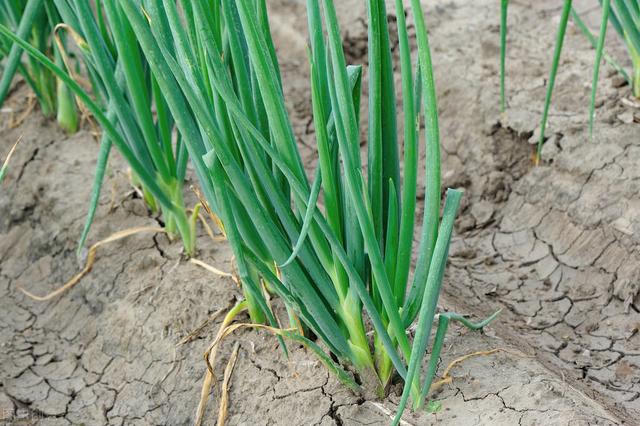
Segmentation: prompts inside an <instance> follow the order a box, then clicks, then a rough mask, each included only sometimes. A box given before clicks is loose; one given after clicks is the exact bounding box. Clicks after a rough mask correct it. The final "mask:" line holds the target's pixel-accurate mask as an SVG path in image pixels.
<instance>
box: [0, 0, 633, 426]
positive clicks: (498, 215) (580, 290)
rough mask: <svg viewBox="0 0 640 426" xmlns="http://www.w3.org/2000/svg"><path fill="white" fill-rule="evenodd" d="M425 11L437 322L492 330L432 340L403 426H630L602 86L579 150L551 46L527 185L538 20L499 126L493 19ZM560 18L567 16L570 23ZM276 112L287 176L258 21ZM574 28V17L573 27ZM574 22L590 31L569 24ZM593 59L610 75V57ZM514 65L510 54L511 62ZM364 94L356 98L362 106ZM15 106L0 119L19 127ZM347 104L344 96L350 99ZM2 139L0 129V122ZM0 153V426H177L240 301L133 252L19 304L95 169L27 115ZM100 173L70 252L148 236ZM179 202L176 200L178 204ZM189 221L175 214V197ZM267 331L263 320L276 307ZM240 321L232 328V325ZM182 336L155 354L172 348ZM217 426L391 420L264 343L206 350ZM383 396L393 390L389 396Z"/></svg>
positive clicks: (295, 40)
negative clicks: (432, 76)
mask: <svg viewBox="0 0 640 426" xmlns="http://www.w3.org/2000/svg"><path fill="white" fill-rule="evenodd" d="M360 3H361V2H359V1H356V0H350V1H345V2H339V5H338V7H339V9H340V10H339V12H340V16H341V18H342V19H343V25H344V26H343V28H345V29H347V30H346V31H345V32H346V33H347V34H348V42H347V44H346V50H347V54H348V56H349V58H350V60H351V61H352V62H354V63H363V62H365V61H366V38H365V35H366V28H365V26H364V21H363V20H362V19H361V17H362V16H364V15H363V13H364V10H363V9H362V5H361V4H360ZM434 3H435V4H428V5H427V6H426V10H427V13H428V22H429V23H430V25H431V28H430V34H431V37H432V46H433V49H434V52H433V56H434V63H435V73H436V81H437V85H438V95H439V107H440V113H441V127H442V129H441V133H442V135H443V148H442V150H443V168H442V169H443V180H444V183H445V185H449V186H459V187H463V188H464V189H465V190H466V196H465V202H464V206H463V210H462V212H461V215H460V218H459V219H458V221H457V232H456V237H455V240H454V242H453V246H452V249H451V259H450V265H449V268H448V271H447V276H446V281H445V285H444V296H443V300H442V308H443V309H451V310H456V311H458V312H464V313H469V314H473V315H477V316H482V315H487V314H488V313H490V312H491V311H493V310H494V309H496V308H503V312H502V314H501V315H500V317H499V319H498V320H497V321H496V322H495V323H494V324H493V325H492V326H490V327H488V328H487V329H486V330H485V332H484V333H470V332H467V331H464V330H461V329H458V328H455V327H452V330H451V331H450V332H449V336H448V337H447V341H446V343H445V347H446V349H447V352H446V354H445V355H443V357H442V359H441V368H440V373H441V372H442V370H443V369H444V367H445V366H446V365H448V364H449V363H450V362H451V361H452V360H454V359H455V358H457V357H459V356H462V355H465V354H468V353H471V352H474V351H483V350H491V349H495V348H505V349H506V351H501V352H498V353H496V354H493V355H490V356H485V357H477V358H471V359H469V360H467V361H465V362H464V363H463V364H461V365H459V366H457V367H455V368H454V370H453V376H454V380H453V382H452V383H451V384H450V385H444V386H443V387H442V388H440V389H439V390H438V391H436V392H435V394H434V395H433V398H435V399H437V400H439V401H441V403H442V408H441V409H440V410H439V411H437V412H436V413H435V414H429V413H426V412H422V413H408V412H407V413H406V415H405V417H404V419H405V422H406V423H405V424H412V425H423V424H446V425H454V424H459V425H472V424H478V425H515V424H520V425H536V424H546V425H567V424H571V425H587V424H602V425H611V424H629V425H634V424H638V420H637V419H638V418H640V397H639V396H640V333H639V332H638V331H639V329H640V298H639V296H638V283H639V279H640V269H639V268H640V266H639V265H640V263H639V262H638V260H640V259H638V258H639V257H640V253H639V250H638V248H639V247H640V241H639V239H638V235H640V219H639V216H638V212H639V211H640V205H639V202H638V201H637V197H638V192H639V190H640V187H639V186H638V182H639V179H638V178H639V177H640V171H638V169H637V164H638V162H639V160H640V138H638V136H639V135H640V133H639V131H638V126H637V124H634V123H629V119H628V116H629V115H630V114H631V117H632V119H633V115H634V114H636V115H637V114H638V111H636V110H633V109H630V108H629V107H628V106H627V104H626V103H625V102H623V101H622V99H623V98H625V97H626V96H628V92H629V91H628V87H619V86H620V85H619V83H618V80H617V78H616V76H615V75H614V74H612V73H611V70H610V69H609V67H608V66H605V67H604V68H603V70H604V71H603V73H602V75H601V81H600V90H599V95H598V99H599V108H598V110H597V124H596V134H595V135H594V141H593V143H589V142H588V135H587V132H586V102H587V93H588V90H589V88H588V81H589V79H590V69H591V68H590V67H591V63H592V57H593V51H592V49H590V47H589V45H588V43H587V42H586V41H585V40H584V38H583V37H582V35H581V34H579V32H578V31H577V30H576V28H574V27H572V26H570V28H569V30H568V36H567V40H566V45H565V46H566V47H565V52H571V55H568V54H565V55H564V57H563V60H562V64H561V67H560V71H559V74H558V80H557V85H556V87H557V89H556V92H555V95H554V102H553V105H552V110H551V115H550V124H549V131H548V134H549V136H550V140H549V142H548V143H547V144H546V145H545V150H544V157H545V159H546V160H547V161H546V162H545V163H544V164H543V165H541V166H540V167H537V168H534V167H532V165H531V161H530V154H531V146H530V145H529V144H528V140H529V139H530V138H532V137H533V138H535V135H534V130H535V128H536V126H537V124H538V119H539V116H540V108H541V105H542V100H543V97H544V91H545V79H546V73H547V69H548V65H549V60H550V53H551V49H552V46H553V38H554V32H555V27H556V24H557V16H558V14H559V5H558V4H557V3H558V2H557V1H551V0H545V1H541V2H536V3H535V4H534V5H528V4H527V3H528V2H524V1H512V2H510V3H511V9H510V15H509V20H510V25H511V26H510V33H509V37H508V42H509V50H508V62H507V63H508V76H507V77H508V79H507V82H508V83H507V84H508V86H507V90H508V102H509V111H508V117H507V118H506V119H504V120H502V121H499V120H498V118H499V113H498V110H497V106H498V75H497V65H498V25H497V17H498V4H497V3H496V2H495V1H490V0H480V1H476V2H468V1H464V0H452V1H437V2H434ZM576 3H577V5H576V6H577V7H578V10H587V9H589V7H588V6H589V2H576ZM269 4H270V6H271V8H272V10H271V13H272V19H273V22H274V24H273V30H274V35H275V38H276V40H277V42H278V48H279V52H280V57H281V59H282V61H283V64H282V69H283V74H284V76H285V78H284V81H285V82H286V87H285V90H286V92H287V97H288V100H289V102H290V109H291V111H292V116H293V117H294V127H295V130H296V133H297V134H298V135H299V138H300V144H301V147H302V149H303V153H304V158H305V161H306V162H307V165H308V167H309V169H310V170H311V169H312V168H313V167H314V161H315V157H316V156H315V152H314V150H313V148H312V147H313V140H312V138H313V129H312V126H311V125H310V115H309V114H310V111H309V99H308V85H307V75H306V72H307V71H306V59H305V53H304V49H305V45H304V39H305V38H304V37H305V36H304V35H305V34H306V32H305V28H304V25H305V23H304V19H300V17H301V16H304V5H303V2H297V1H293V0H273V1H271V0H270V2H269ZM581 8H582V9H581ZM586 17H587V20H588V21H593V20H594V19H596V18H597V16H596V15H595V14H593V13H588V14H587V15H586ZM610 44H611V45H612V48H611V52H612V54H614V55H616V56H617V57H624V56H623V54H622V52H621V51H620V46H619V45H616V44H615V40H612V43H610ZM518 52H526V53H518ZM365 91H366V89H365ZM25 93H26V90H25V88H24V87H19V88H18V89H17V90H16V91H15V93H14V95H13V97H12V98H11V100H10V106H12V107H13V108H14V109H15V110H16V112H18V113H19V111H20V110H22V109H24V108H25V105H24V104H25V101H24V98H25ZM365 95H366V93H365ZM2 119H3V121H4V122H6V121H7V120H6V117H2ZM19 135H23V137H24V140H23V142H22V144H21V145H20V147H19V149H18V150H17V152H16V155H15V156H14V158H13V160H12V164H11V169H10V171H9V174H8V176H7V179H6V182H5V183H4V184H3V185H2V187H1V189H0V424H14V423H15V424H44V425H58V424H59V425H67V424H116V425H130V424H140V425H146V424H163V425H164V424H167V425H179V424H191V423H192V422H193V420H194V416H195V411H196V406H197V403H198V397H199V391H200V385H201V379H202V377H203V374H204V372H205V365H204V362H203V358H202V354H203V352H204V350H205V348H206V346H207V345H208V343H209V342H210V340H212V339H213V337H214V335H215V331H216V329H217V326H218V325H219V323H220V321H221V317H216V318H215V319H213V320H211V321H208V319H209V318H212V317H215V315H214V314H215V313H216V312H218V311H219V310H221V309H227V308H229V307H230V306H231V305H232V304H233V303H234V301H235V299H236V298H237V297H239V295H240V293H239V291H238V289H237V288H236V287H235V285H234V284H233V282H232V281H231V280H229V279H226V278H221V277H216V276H214V275H211V274H210V273H209V272H206V271H204V270H202V269H200V268H197V267H196V266H194V265H192V264H190V263H188V262H185V261H184V260H183V259H182V258H181V256H180V247H179V244H176V243H172V242H170V241H169V240H168V239H167V238H166V237H165V236H164V235H151V234H141V235H137V236H133V237H130V238H129V239H126V240H123V241H119V242H116V243H113V244H110V245H108V246H105V247H102V248H101V249H99V251H98V260H97V262H96V263H95V265H94V268H93V271H92V272H91V273H90V274H89V275H88V276H86V277H85V278H84V279H83V280H82V281H81V283H80V284H79V285H78V286H76V287H75V288H73V289H72V290H71V291H69V292H67V293H65V294H63V295H62V296H60V297H58V298H56V299H54V300H52V301H50V302H36V301H33V300H31V299H29V298H28V297H26V296H25V295H24V294H23V293H22V292H20V291H19V288H20V287H24V288H27V289H29V290H30V291H32V292H34V293H37V294H44V293H46V292H48V291H50V290H52V289H54V288H56V287H58V286H59V285H61V284H62V283H63V282H65V281H66V280H67V279H68V278H69V277H70V276H72V275H73V274H75V273H76V272H77V271H78V270H79V269H80V267H81V266H80V265H79V263H78V260H77V258H76V256H75V248H76V246H75V244H76V240H77V238H78V236H79V234H80V231H81V227H82V223H83V220H84V215H85V211H86V203H87V199H88V195H89V183H90V181H91V178H92V174H93V167H94V164H95V158H96V155H97V151H98V147H97V144H96V143H95V141H94V139H93V137H92V136H91V135H90V134H89V133H88V132H87V131H81V132H80V133H78V134H77V135H75V136H71V137H68V136H66V135H64V134H63V133H61V132H60V131H59V130H58V129H57V128H56V126H55V124H54V123H50V122H47V121H45V120H43V119H41V118H40V117H39V115H38V114H37V113H35V114H32V115H31V116H30V117H29V118H28V119H27V121H26V122H24V123H23V124H22V125H21V126H20V127H18V128H16V129H7V128H6V126H3V129H2V130H0V152H2V153H6V152H7V151H8V149H9V147H10V146H11V144H12V143H13V142H14V141H15V140H16V139H17V137H18V136H19ZM125 173H126V168H125V166H124V164H123V162H122V161H121V160H120V159H119V157H118V156H117V155H116V156H114V157H113V158H112V160H111V161H110V173H109V176H108V178H107V180H106V183H105V186H104V189H103V194H102V198H101V202H100V207H99V210H98V215H97V218H96V221H95V224H94V229H93V230H92V233H91V236H90V240H91V241H97V240H99V239H101V238H104V237H106V236H108V235H110V234H112V233H113V232H115V231H118V230H122V229H125V228H129V227H133V226H141V225H157V224H158V222H157V219H156V218H153V217H151V216H150V214H149V212H148V211H147V209H146V208H145V206H144V204H143V203H142V202H141V200H139V199H138V198H137V197H136V196H135V195H133V194H132V192H131V191H130V189H129V186H128V184H127V179H126V176H125ZM186 187H188V185H186ZM188 199H189V200H190V203H193V202H195V199H194V198H193V196H192V195H191V194H189V197H188ZM201 234H202V235H200V237H199V239H198V246H199V254H198V258H199V259H202V260H204V261H206V262H208V263H210V264H213V265H215V266H217V267H219V268H220V269H224V270H231V269H232V264H231V257H232V256H231V251H230V249H229V247H228V246H227V245H226V244H224V243H221V242H218V243H214V242H212V241H210V240H209V239H208V237H206V234H205V233H204V232H203V231H202V230H201ZM276 306H277V309H280V310H281V309H282V308H281V307H280V306H279V305H278V304H277V303H276ZM243 319H246V318H241V319H240V320H243ZM203 324H205V325H204V327H202V329H201V331H200V333H199V334H198V335H197V336H196V337H195V338H194V339H193V340H191V341H189V342H188V343H186V344H184V345H179V346H176V344H177V343H178V342H180V341H181V340H182V339H183V338H184V337H185V336H187V335H188V334H189V333H190V332H191V331H192V330H194V329H196V328H198V327H200V326H202V325H203ZM234 341H235V342H239V343H240V352H239V357H238V362H237V364H236V368H235V372H234V374H233V377H232V380H231V389H230V409H229V416H228V423H229V424H231V425H248V424H251V425H253V424H265V425H271V424H273V425H278V424H293V425H314V424H318V425H320V424H321V425H361V424H367V425H369V424H388V422H389V420H390V415H392V413H393V412H394V409H395V404H396V403H397V401H398V396H397V392H398V391H399V389H395V388H394V389H392V391H391V394H390V396H389V397H388V398H386V399H385V400H381V401H374V400H364V399H362V398H360V397H358V396H355V395H353V394H351V393H350V392H349V391H348V390H346V389H345V388H343V387H342V386H341V385H340V384H339V383H338V382H337V381H336V380H335V379H334V377H332V376H330V375H329V374H328V373H327V371H326V370H325V369H324V368H323V367H322V366H321V365H320V364H319V363H318V362H317V361H316V360H315V358H314V357H313V355H312V354H310V353H308V352H307V351H305V350H304V349H303V348H300V347H295V346H291V347H290V349H291V356H290V358H289V359H285V358H284V356H283V355H282V352H281V350H279V349H278V347H277V345H276V342H275V340H274V339H273V338H272V337H271V336H269V335H266V334H264V333H260V332H256V331H248V330H244V331H240V332H238V333H237V334H235V335H234V336H233V337H232V338H230V339H229V341H227V342H225V343H224V344H223V346H222V349H221V352H220V356H219V362H218V373H219V374H218V375H219V377H222V370H223V369H224V364H225V363H226V360H227V359H228V357H229V355H230V353H231V348H232V346H233V342H234ZM396 387H399V386H396ZM214 399H215V396H213V395H212V398H211V401H210V403H209V406H208V412H207V416H206V419H207V421H208V423H209V424H213V423H214V422H215V418H216V413H217V404H216V403H215V402H214Z"/></svg>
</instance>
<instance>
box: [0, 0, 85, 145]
mask: <svg viewBox="0 0 640 426" xmlns="http://www.w3.org/2000/svg"><path fill="white" fill-rule="evenodd" d="M0 23H1V24H2V25H4V26H6V27H8V28H11V29H13V30H14V31H15V32H16V33H17V34H18V35H19V36H20V37H21V38H24V39H27V40H29V41H30V43H31V44H32V45H33V46H34V47H36V48H37V49H38V50H40V51H41V52H44V53H45V54H47V55H48V56H49V57H51V58H54V61H55V63H56V64H57V65H58V66H59V67H62V68H64V67H65V64H64V61H63V57H62V55H63V51H64V50H65V45H66V40H65V37H64V36H59V37H58V41H59V44H58V43H55V42H54V41H53V40H54V37H53V35H52V34H53V30H54V28H55V27H56V26H57V25H58V24H60V23H61V19H60V15H59V14H58V12H57V10H56V8H55V7H54V6H53V4H52V3H51V2H50V1H44V0H28V1H27V2H25V1H24V0H3V1H2V2H0ZM21 56H22V49H20V48H19V47H18V46H16V45H13V43H11V42H10V41H9V40H8V39H6V38H3V39H1V40H0V61H2V62H3V63H4V65H3V67H2V77H1V78H0V105H2V104H3V102H4V100H5V99H6V97H7V95H8V93H9V90H10V88H11V83H12V81H13V77H14V75H15V74H16V73H19V74H20V75H21V76H22V78H23V79H24V81H25V82H27V84H28V85H29V86H30V88H31V90H32V91H33V92H34V94H35V95H36V98H37V100H38V103H39V104H40V109H41V111H42V113H43V115H45V116H46V117H53V116H56V118H57V120H58V123H59V125H60V127H62V128H63V129H64V130H65V131H67V132H69V133H74V132H75V131H76V130H77V129H78V125H79V121H80V120H79V117H80V116H79V111H78V109H77V107H76V103H75V100H74V98H73V95H72V94H71V92H69V89H68V88H67V86H66V85H64V84H62V83H61V82H60V81H59V80H58V79H57V78H56V77H55V75H54V74H53V73H52V72H51V71H50V70H48V69H46V68H45V67H43V66H42V64H41V63H39V62H38V61H36V60H34V59H31V60H29V61H28V62H27V63H22V61H21Z"/></svg>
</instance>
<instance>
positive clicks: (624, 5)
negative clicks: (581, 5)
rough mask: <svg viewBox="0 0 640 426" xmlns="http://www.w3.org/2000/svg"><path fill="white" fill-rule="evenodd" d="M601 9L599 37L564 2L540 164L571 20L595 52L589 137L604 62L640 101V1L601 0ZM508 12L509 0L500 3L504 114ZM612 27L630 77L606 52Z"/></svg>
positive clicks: (569, 1) (542, 126) (544, 116)
mask: <svg viewBox="0 0 640 426" xmlns="http://www.w3.org/2000/svg"><path fill="white" fill-rule="evenodd" d="M599 2H600V9H601V22H600V29H599V32H598V35H597V37H595V36H594V35H593V34H592V33H591V30H589V28H588V27H587V26H586V25H585V23H584V22H583V21H582V19H581V18H580V15H579V14H578V13H577V12H576V11H575V9H574V8H573V1H572V0H564V3H563V7H562V12H561V16H560V23H559V26H558V33H557V36H556V43H555V48H554V53H553V60H552V63H551V71H550V73H549V80H548V82H547V93H546V96H545V101H544V106H543V112H542V119H541V123H540V137H539V139H538V145H537V149H536V162H538V161H539V160H540V155H541V152H542V145H543V143H544V141H545V130H546V127H547V119H548V115H549V107H550V104H551V96H552V94H553V88H554V85H555V79H556V74H557V71H558V67H559V63H560V56H561V53H562V46H563V43H564V38H565V34H566V29H567V23H568V21H569V17H570V16H571V17H572V18H573V21H574V22H575V24H576V26H577V27H578V28H579V29H580V31H581V32H582V33H583V34H584V35H585V36H586V37H587V39H588V40H589V41H590V42H591V44H592V45H593V47H594V48H595V50H596V55H595V62H594V66H593V78H592V83H591V96H590V101H589V135H590V137H591V136H592V135H593V124H594V120H595V104H596V93H597V88H598V77H599V74H600V64H601V62H602V59H603V58H604V59H605V60H606V61H607V62H608V63H609V64H611V65H612V66H613V68H614V69H615V70H616V71H617V72H619V73H620V75H622V76H623V77H624V78H625V79H626V80H627V82H628V83H629V85H630V86H631V90H632V93H633V96H634V97H635V98H638V99H640V0H620V1H614V2H612V1H611V0H599ZM507 12H508V0H501V13H500V17H501V19H500V22H501V25H500V109H501V112H503V113H504V112H505V110H506V95H505V56H506V33H507ZM609 23H610V24H611V25H612V26H613V28H614V29H615V31H616V33H617V34H618V36H619V37H620V38H621V39H622V41H623V42H624V45H625V47H626V48H627V52H628V53H629V58H630V60H631V66H632V72H631V77H630V76H629V74H628V73H627V72H625V70H624V69H623V68H622V67H621V66H620V65H618V63H617V62H616V61H615V60H614V59H613V58H611V57H610V56H609V55H607V54H606V52H605V51H604V43H605V39H606V34H607V27H608V25H609Z"/></svg>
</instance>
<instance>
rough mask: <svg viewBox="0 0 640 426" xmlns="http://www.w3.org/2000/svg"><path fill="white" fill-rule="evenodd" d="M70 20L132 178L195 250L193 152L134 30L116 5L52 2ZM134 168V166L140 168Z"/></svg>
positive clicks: (188, 249) (107, 143)
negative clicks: (189, 204) (190, 194)
mask: <svg viewBox="0 0 640 426" xmlns="http://www.w3.org/2000/svg"><path fill="white" fill-rule="evenodd" d="M54 2H55V4H56V7H57V10H58V11H59V12H60V14H61V15H62V16H63V19H64V22H65V23H66V24H67V25H68V26H69V27H70V28H71V29H72V31H73V33H74V36H75V39H76V40H77V41H78V42H79V46H78V47H79V50H80V52H81V56H82V58H83V62H84V65H85V68H86V69H87V74H88V76H89V80H90V81H91V83H92V87H93V92H94V93H95V98H96V102H98V103H99V104H100V107H101V108H102V110H103V111H105V113H106V115H107V117H108V119H109V120H110V121H111V122H112V123H114V125H115V126H116V128H117V129H118V130H119V132H120V133H121V135H122V136H123V138H122V139H123V142H124V144H125V145H118V149H119V150H120V152H121V153H123V154H124V153H125V152H127V153H128V155H130V156H132V157H133V158H135V160H136V161H135V162H132V161H131V160H129V158H127V156H126V155H125V158H127V160H128V161H129V164H130V166H131V169H132V180H133V182H132V183H134V184H135V185H136V186H140V187H141V189H142V194H143V197H144V200H145V202H146V203H147V205H148V206H149V207H150V208H151V210H152V211H154V212H158V211H161V212H162V218H163V220H164V225H165V229H166V230H167V232H168V234H169V235H170V236H171V235H179V236H180V238H181V239H182V242H183V245H184V249H185V253H186V254H188V255H191V254H193V252H194V250H195V220H196V215H197V212H194V214H193V215H191V217H189V216H188V215H187V212H186V207H185V204H184V199H183V184H184V177H185V173H186V168H187V160H188V155H187V151H186V147H185V144H184V143H183V141H182V137H181V134H180V133H179V132H176V131H175V125H174V120H173V116H172V114H171V112H170V111H169V110H168V108H167V104H166V101H165V98H164V95H163V94H162V92H161V90H160V87H159V86H158V83H157V81H156V78H155V77H154V76H153V74H152V73H151V72H150V70H149V66H148V64H147V62H146V59H145V57H144V55H142V52H141V50H140V48H139V45H138V43H137V41H136V38H135V35H134V33H133V29H132V28H131V26H130V25H129V24H128V22H127V21H126V20H125V19H124V17H123V16H122V12H121V11H120V9H119V8H117V7H115V6H114V4H113V2H110V1H103V2H100V1H98V2H96V4H95V7H93V8H92V7H91V4H90V3H89V2H78V1H71V0H54ZM113 141H115V140H114V139H113V137H112V136H111V135H109V133H108V132H105V133H103V135H102V140H101V150H100V154H99V159H98V163H97V168H96V178H95V182H94V187H93V192H92V199H91V203H90V207H89V214H88V217H87V221H86V224H85V228H84V230H83V233H82V235H81V238H80V242H79V249H80V248H82V247H83V245H84V242H85V240H86V237H87V234H88V232H89V229H90V226H91V223H92V221H93V217H94V214H95V210H96V206H97V202H98V198H99V194H100V188H101V185H102V181H103V177H104V173H105V169H106V163H107V158H108V155H109V151H110V149H111V144H112V142H113ZM134 164H135V166H134Z"/></svg>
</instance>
